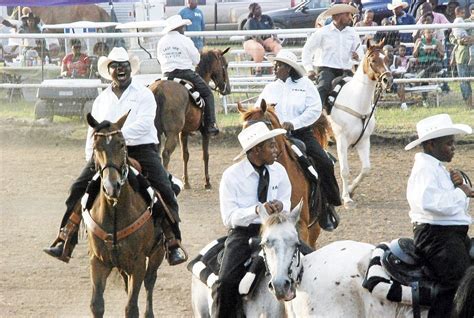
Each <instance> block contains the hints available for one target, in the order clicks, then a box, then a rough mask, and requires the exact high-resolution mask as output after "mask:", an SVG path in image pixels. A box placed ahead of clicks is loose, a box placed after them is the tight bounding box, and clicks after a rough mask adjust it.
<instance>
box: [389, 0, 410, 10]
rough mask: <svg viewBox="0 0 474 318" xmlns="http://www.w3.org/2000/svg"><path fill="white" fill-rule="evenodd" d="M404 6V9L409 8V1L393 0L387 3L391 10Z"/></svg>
mask: <svg viewBox="0 0 474 318" xmlns="http://www.w3.org/2000/svg"><path fill="white" fill-rule="evenodd" d="M398 7H402V9H405V8H408V2H405V1H402V0H392V3H388V4H387V8H388V9H389V10H395V8H398Z"/></svg>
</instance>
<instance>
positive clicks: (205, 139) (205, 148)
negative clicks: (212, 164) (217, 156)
mask: <svg viewBox="0 0 474 318" xmlns="http://www.w3.org/2000/svg"><path fill="white" fill-rule="evenodd" d="M202 160H203V161H204V177H205V178H206V180H205V182H206V183H205V184H204V188H206V190H210V189H211V188H212V186H211V179H210V177H209V135H207V134H202Z"/></svg>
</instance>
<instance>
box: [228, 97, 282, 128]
mask: <svg viewBox="0 0 474 318" xmlns="http://www.w3.org/2000/svg"><path fill="white" fill-rule="evenodd" d="M237 110H238V111H239V113H240V117H241V119H242V122H243V124H242V125H243V128H246V127H248V126H249V125H252V124H254V123H255V122H257V121H263V122H264V123H265V124H267V126H268V128H270V129H275V128H281V124H280V121H279V119H278V117H277V115H276V113H275V106H274V105H267V103H266V101H265V100H264V99H262V101H261V102H260V107H259V108H251V109H245V108H243V107H242V105H241V104H240V103H237Z"/></svg>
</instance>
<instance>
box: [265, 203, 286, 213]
mask: <svg viewBox="0 0 474 318" xmlns="http://www.w3.org/2000/svg"><path fill="white" fill-rule="evenodd" d="M263 206H264V207H265V210H267V213H268V214H273V213H279V212H281V211H283V203H282V202H281V201H280V200H272V201H269V202H265V203H264V204H263Z"/></svg>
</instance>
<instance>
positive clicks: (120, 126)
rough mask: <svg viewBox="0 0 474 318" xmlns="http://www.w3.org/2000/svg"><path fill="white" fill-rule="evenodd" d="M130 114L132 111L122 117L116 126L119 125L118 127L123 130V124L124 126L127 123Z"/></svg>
mask: <svg viewBox="0 0 474 318" xmlns="http://www.w3.org/2000/svg"><path fill="white" fill-rule="evenodd" d="M128 114H130V110H129V111H128V112H127V113H126V114H125V115H123V116H122V117H120V119H119V120H118V121H117V123H116V124H117V126H118V127H119V129H122V127H123V124H124V123H125V121H126V120H127V117H128Z"/></svg>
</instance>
